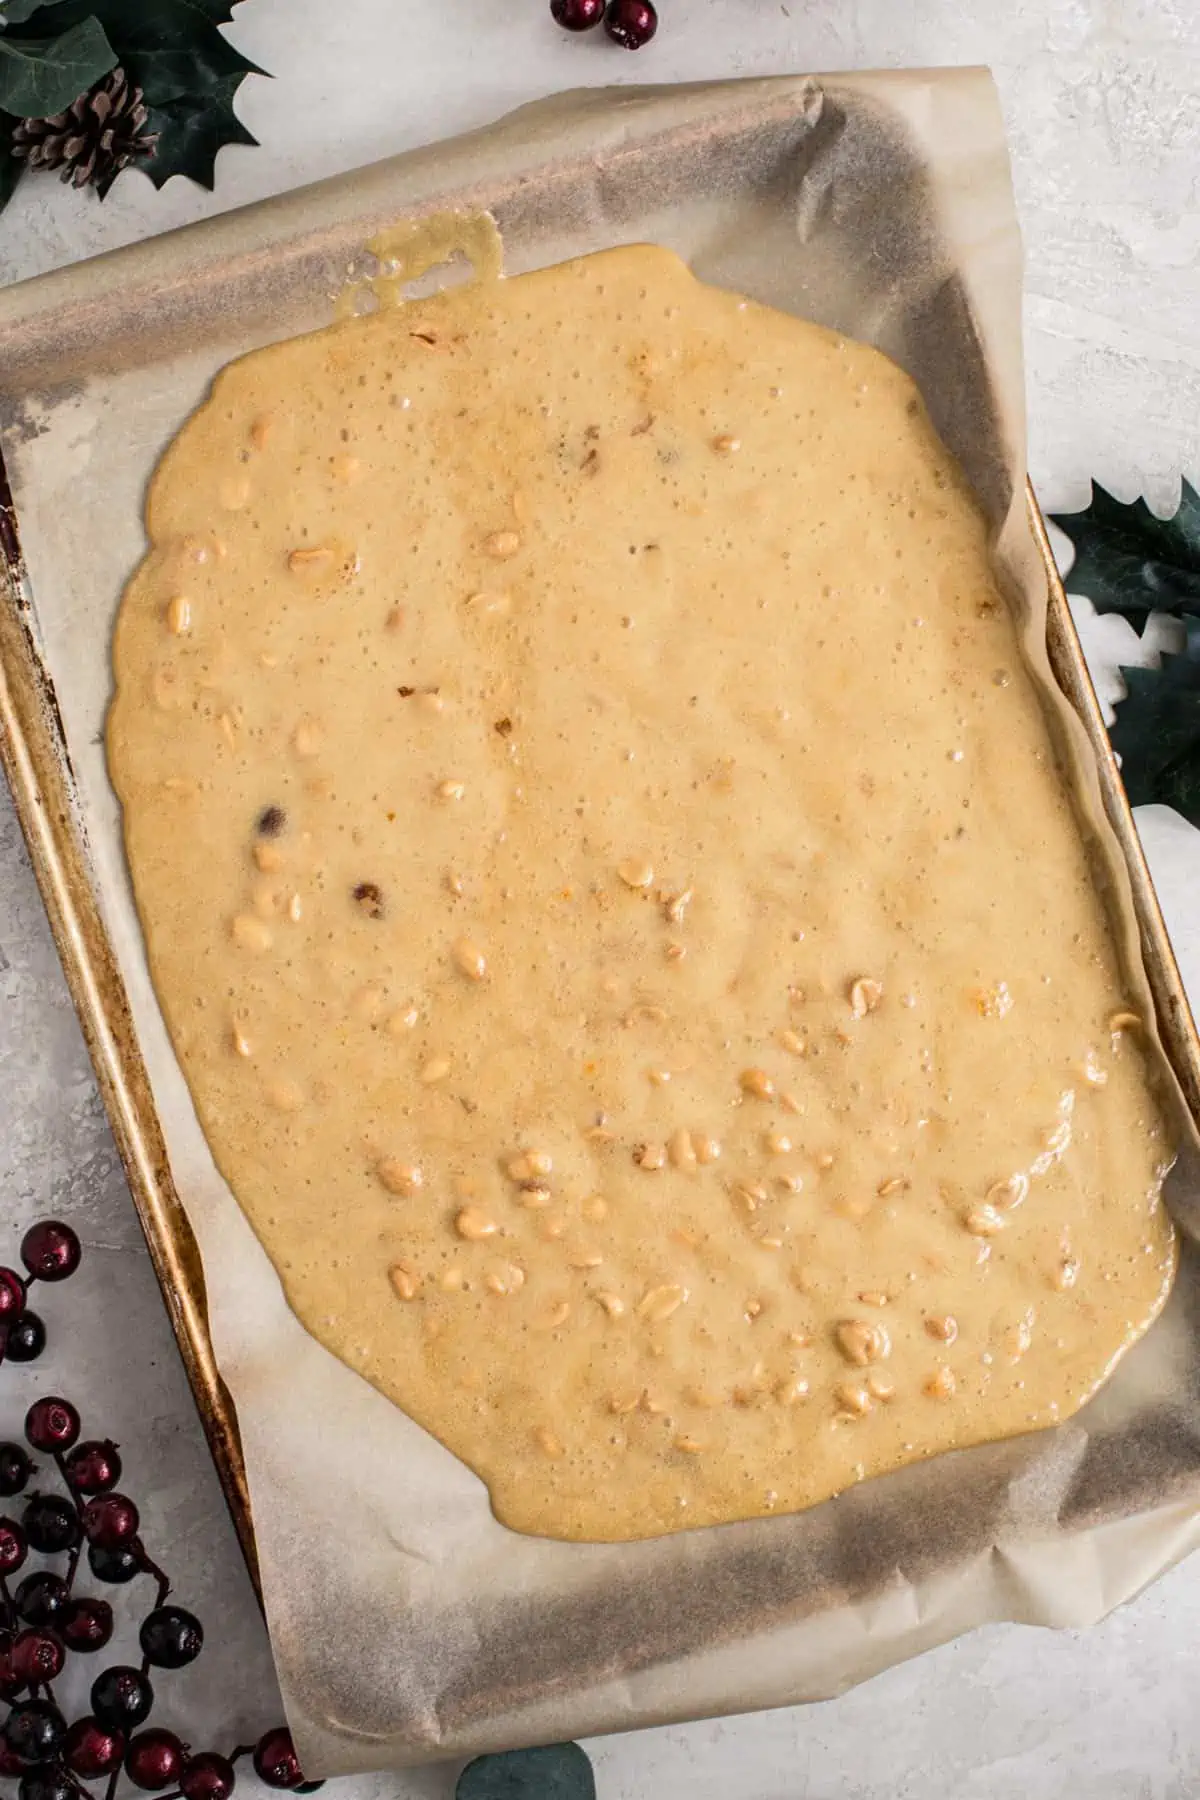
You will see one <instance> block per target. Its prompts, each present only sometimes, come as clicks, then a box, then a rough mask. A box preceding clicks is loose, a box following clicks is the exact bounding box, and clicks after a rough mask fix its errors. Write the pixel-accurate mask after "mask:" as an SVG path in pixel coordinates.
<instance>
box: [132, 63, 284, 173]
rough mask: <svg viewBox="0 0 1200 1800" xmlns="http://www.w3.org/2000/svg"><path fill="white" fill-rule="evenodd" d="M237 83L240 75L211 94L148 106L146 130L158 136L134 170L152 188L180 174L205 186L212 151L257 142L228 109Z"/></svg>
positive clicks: (211, 168)
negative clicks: (147, 179) (142, 172)
mask: <svg viewBox="0 0 1200 1800" xmlns="http://www.w3.org/2000/svg"><path fill="white" fill-rule="evenodd" d="M241 80H242V77H241V76H240V75H230V76H228V77H227V78H226V80H225V81H224V82H223V83H222V84H221V86H220V87H219V88H217V89H215V90H214V91H213V92H212V93H209V94H205V95H203V96H195V95H188V94H185V95H183V96H181V98H179V99H178V100H168V101H167V102H166V104H165V105H163V106H152V107H151V108H150V117H149V119H148V120H147V123H146V130H147V131H155V132H157V133H158V144H157V145H156V147H155V149H154V151H153V152H152V154H151V155H149V156H146V157H141V158H139V160H138V163H137V165H136V166H137V167H138V168H139V169H144V170H145V171H146V173H147V175H148V176H149V177H150V179H151V181H152V182H153V183H154V185H155V187H159V188H160V187H162V186H163V184H164V183H165V182H168V181H170V179H171V177H172V175H186V176H187V177H188V178H189V180H191V181H195V182H198V183H199V185H200V186H201V187H206V188H211V187H212V186H213V185H214V183H215V180H216V162H217V151H218V150H220V149H221V148H222V146H223V145H225V144H257V142H258V139H257V138H256V137H255V136H254V134H253V132H250V131H247V129H246V127H245V126H244V125H243V124H242V121H241V120H240V119H239V118H238V116H237V114H236V113H235V112H234V110H233V96H234V94H235V93H236V92H237V89H238V86H239V85H240V83H241ZM109 185H111V183H110V184H109ZM104 191H105V192H107V188H106V189H105V190H104Z"/></svg>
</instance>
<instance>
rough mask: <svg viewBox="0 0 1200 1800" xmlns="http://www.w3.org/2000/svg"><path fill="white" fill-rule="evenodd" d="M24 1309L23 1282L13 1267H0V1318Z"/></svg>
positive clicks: (15, 1314)
mask: <svg viewBox="0 0 1200 1800" xmlns="http://www.w3.org/2000/svg"><path fill="white" fill-rule="evenodd" d="M24 1311H25V1283H24V1282H23V1281H22V1280H21V1277H20V1276H19V1275H18V1274H17V1271H16V1270H15V1269H0V1319H15V1318H16V1316H17V1314H18V1313H22V1312H24Z"/></svg>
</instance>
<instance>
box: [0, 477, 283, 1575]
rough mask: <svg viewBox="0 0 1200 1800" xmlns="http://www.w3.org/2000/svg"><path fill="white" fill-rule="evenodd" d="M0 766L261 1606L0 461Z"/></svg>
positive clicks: (240, 1474) (219, 1401)
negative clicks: (38, 643) (33, 627)
mask: <svg viewBox="0 0 1200 1800" xmlns="http://www.w3.org/2000/svg"><path fill="white" fill-rule="evenodd" d="M0 766H2V767H3V769H4V773H5V775H6V777H7V779H8V785H9V788H10V789H11V791H12V796H13V801H14V804H15V807H16V813H17V817H18V819H19V820H20V822H21V829H22V831H23V832H24V834H25V842H26V845H27V846H28V849H29V858H30V861H31V862H32V864H33V871H34V874H35V876H36V877H37V884H38V887H39V889H40V890H41V895H42V900H43V902H44V903H45V907H46V911H47V913H48V915H49V918H50V929H51V931H52V932H53V934H54V942H55V945H56V946H57V949H58V954H59V957H60V959H61V961H62V966H63V971H64V973H65V975H66V978H67V986H68V988H69V989H70V992H71V998H72V1000H73V1001H74V1003H75V1011H76V1013H77V1014H78V1015H79V1023H80V1025H81V1027H82V1029H83V1036H84V1040H85V1042H86V1044H87V1047H88V1054H89V1055H90V1057H91V1059H92V1066H93V1068H94V1069H95V1071H96V1079H97V1081H98V1083H99V1085H100V1092H101V1095H102V1097H103V1100H104V1107H105V1111H106V1112H107V1114H108V1120H109V1124H110V1125H111V1127H112V1133H113V1137H114V1138H115V1139H116V1144H117V1149H118V1151H119V1152H120V1157H121V1162H122V1164H123V1166H124V1169H125V1175H126V1178H127V1180H128V1182H129V1188H130V1192H131V1194H132V1196H133V1203H134V1206H135V1207H136V1208H137V1213H138V1218H139V1220H140V1222H141V1227H142V1231H143V1233H144V1235H145V1239H146V1245H147V1248H148V1249H149V1251H150V1260H151V1261H152V1263H153V1264H154V1272H155V1274H156V1275H157V1277H158V1285H159V1287H160V1289H161V1290H162V1296H163V1303H164V1305H165V1306H166V1309H167V1317H168V1318H169V1319H170V1321H171V1329H172V1330H173V1331H174V1333H175V1339H176V1342H177V1343H178V1345H179V1354H180V1356H181V1357H182V1358H183V1366H184V1369H185V1370H186V1372H187V1377H188V1380H189V1382H190V1383H191V1388H192V1394H193V1397H194V1399H195V1402H196V1409H197V1411H198V1412H199V1414H200V1422H201V1424H202V1425H203V1427H204V1434H205V1436H206V1437H207V1439H208V1447H209V1450H210V1451H211V1453H212V1459H213V1462H214V1463H215V1465H216V1470H217V1475H218V1478H219V1479H220V1483H221V1487H222V1489H223V1490H224V1494H225V1499H226V1502H227V1504H228V1507H229V1511H230V1514H231V1516H232V1518H233V1524H234V1529H235V1530H236V1532H237V1535H238V1542H239V1543H240V1545H241V1548H242V1555H243V1556H244V1558H245V1560H246V1567H247V1570H248V1572H249V1575H250V1580H251V1582H252V1583H253V1585H254V1589H255V1593H256V1594H257V1595H258V1597H259V1603H260V1604H261V1601H262V1593H261V1587H260V1584H259V1575H258V1554H257V1551H256V1548H255V1543H254V1526H253V1523H252V1520H251V1515H250V1491H249V1488H248V1486H247V1483H246V1470H245V1464H244V1462H243V1459H242V1446H241V1439H240V1436H239V1433H238V1423H237V1415H236V1413H235V1412H234V1409H233V1401H232V1400H231V1398H230V1395H229V1392H228V1389H227V1388H226V1386H225V1383H224V1382H223V1381H222V1379H221V1374H220V1371H219V1370H218V1368H217V1362H216V1357H215V1356H214V1354H213V1347H212V1341H211V1339H210V1337H209V1332H208V1304H207V1299H206V1296H205V1290H204V1270H203V1268H202V1266H201V1262H200V1253H199V1250H198V1249H197V1246H196V1240H195V1237H194V1236H193V1234H192V1229H191V1226H190V1225H189V1224H188V1221H187V1217H186V1215H185V1213H184V1210H183V1207H182V1206H181V1205H180V1202H179V1196H178V1194H177V1193H176V1191H175V1183H174V1181H173V1179H172V1176H171V1169H170V1164H169V1163H168V1160H167V1152H166V1146H165V1144H164V1141H163V1135H162V1130H161V1127H160V1125H159V1121H158V1114H157V1112H156V1110H155V1106H154V1099H153V1095H152V1094H151V1091H150V1084H149V1081H148V1079H147V1076H146V1069H145V1064H144V1063H143V1061H142V1053H141V1049H140V1046H139V1044H138V1041H137V1035H136V1032H135V1030H134V1025H133V1017H132V1014H131V1012H130V1008H129V1002H128V999H127V998H126V994H125V985H124V983H123V981H122V980H121V976H120V973H119V971H118V968H117V964H116V959H115V957H114V955H113V951H112V946H111V944H110V943H109V940H108V934H107V932H106V930H105V927H104V923H103V920H102V919H101V916H100V911H99V907H98V905H97V902H96V895H95V890H94V887H93V884H92V879H91V873H90V867H89V858H88V852H87V844H86V841H85V838H84V834H83V830H82V827H81V825H80V822H79V819H78V816H77V814H76V811H75V806H74V792H73V790H74V773H73V770H72V768H71V760H70V755H69V753H68V750H67V744H66V736H65V733H64V731H63V726H62V718H61V715H60V713H59V709H58V702H57V700H56V698H55V694H54V687H53V684H52V683H51V681H50V678H49V676H48V674H47V673H46V670H45V668H44V667H43V665H42V662H41V659H40V658H39V656H38V654H37V650H36V647H35V645H34V641H33V637H32V634H31V630H30V616H29V605H28V600H27V597H26V591H25V568H24V562H23V559H22V556H21V547H20V540H19V537H18V535H17V520H16V513H15V509H14V507H13V501H12V493H11V490H10V488H9V484H8V477H7V475H6V473H5V470H4V463H3V459H2V458H0Z"/></svg>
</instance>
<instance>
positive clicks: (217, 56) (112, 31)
mask: <svg viewBox="0 0 1200 1800" xmlns="http://www.w3.org/2000/svg"><path fill="white" fill-rule="evenodd" d="M85 13H87V14H94V15H95V17H96V18H97V19H98V20H99V21H100V23H101V25H102V26H103V27H104V30H105V32H106V33H107V35H108V37H109V40H110V41H111V43H112V44H113V45H114V46H115V48H116V52H117V58H118V60H119V62H120V64H121V67H122V68H123V69H124V70H125V73H126V74H127V75H128V76H129V78H130V80H131V81H134V82H136V83H137V85H138V87H140V88H141V89H142V90H143V92H144V94H145V97H146V103H147V105H149V106H160V105H163V104H165V103H166V102H167V101H169V100H179V99H182V98H183V96H184V95H185V94H191V95H195V94H210V93H217V92H219V91H220V89H221V88H222V86H223V84H224V83H225V82H226V81H227V80H228V79H229V77H230V76H232V75H237V76H238V77H239V78H240V77H241V76H243V75H261V74H262V73H263V71H262V70H261V69H260V68H259V67H258V65H257V63H252V62H251V61H250V59H249V57H248V56H243V55H242V53H241V51H240V50H238V49H235V47H234V46H233V45H232V44H231V43H230V42H229V39H228V38H227V37H223V36H222V34H221V33H220V32H219V31H218V30H217V25H218V23H223V22H224V20H226V19H227V18H228V17H229V16H230V13H229V7H228V5H227V4H223V3H222V0H56V3H55V4H53V5H49V6H46V7H45V8H44V9H43V11H42V12H41V13H40V14H39V15H38V21H37V24H38V29H39V30H44V31H52V32H62V31H66V30H68V29H69V28H71V27H72V26H74V25H76V24H77V23H78V22H79V20H80V19H81V18H82V17H83V15H84V14H85ZM0 41H2V40H0ZM79 91H80V90H79V89H77V90H76V92H79ZM74 97H75V96H74V95H72V96H71V98H72V99H74Z"/></svg>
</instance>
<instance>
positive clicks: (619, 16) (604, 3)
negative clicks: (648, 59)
mask: <svg viewBox="0 0 1200 1800" xmlns="http://www.w3.org/2000/svg"><path fill="white" fill-rule="evenodd" d="M550 11H551V13H552V14H553V16H554V18H555V20H556V22H557V23H558V24H559V25H561V26H562V28H563V30H564V31H591V29H592V27H593V26H595V25H599V24H601V23H603V25H604V29H605V31H606V32H607V33H608V35H609V37H610V38H611V39H612V41H613V43H614V44H620V46H621V48H622V50H640V49H641V47H642V45H643V44H648V43H649V42H650V39H651V38H652V37H653V36H654V34H655V32H656V31H657V30H658V14H657V12H656V11H655V10H654V7H653V5H652V4H651V0H550Z"/></svg>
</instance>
